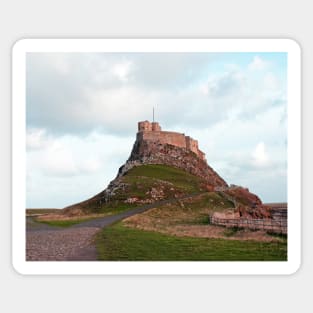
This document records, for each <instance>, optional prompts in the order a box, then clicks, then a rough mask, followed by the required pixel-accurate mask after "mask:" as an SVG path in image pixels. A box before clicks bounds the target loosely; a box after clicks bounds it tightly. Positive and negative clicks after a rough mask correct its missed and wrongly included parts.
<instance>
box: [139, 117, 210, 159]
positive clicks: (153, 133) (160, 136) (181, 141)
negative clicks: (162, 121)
mask: <svg viewBox="0 0 313 313" xmlns="http://www.w3.org/2000/svg"><path fill="white" fill-rule="evenodd" d="M140 141H150V142H158V143H159V144H169V145H172V146H176V147H179V148H184V149H187V150H189V151H192V152H193V153H195V154H196V155H197V156H198V157H199V158H200V159H201V160H205V153H203V152H202V151H201V150H200V149H199V147H198V141H197V140H194V139H192V138H191V137H189V136H185V134H181V133H176V132H169V131H162V129H161V127H160V125H159V123H157V122H152V123H150V122H149V121H142V122H138V133H137V142H140Z"/></svg>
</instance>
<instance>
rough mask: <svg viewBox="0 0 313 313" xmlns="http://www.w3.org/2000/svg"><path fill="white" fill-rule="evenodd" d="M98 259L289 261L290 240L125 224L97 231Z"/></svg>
mask: <svg viewBox="0 0 313 313" xmlns="http://www.w3.org/2000/svg"><path fill="white" fill-rule="evenodd" d="M97 251H98V255H99V260H109V261H286V260H287V242H286V241H284V242H257V241H239V240H226V239H211V238H210V239H208V238H191V237H176V236H169V235H165V234H160V233H157V232H152V231H143V230H138V229H132V228H129V227H125V226H123V225H122V224H121V223H118V224H115V225H113V226H111V227H108V228H105V229H103V230H102V231H101V233H100V234H99V235H98V239H97Z"/></svg>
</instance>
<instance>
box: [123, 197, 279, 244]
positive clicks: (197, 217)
mask: <svg viewBox="0 0 313 313" xmlns="http://www.w3.org/2000/svg"><path fill="white" fill-rule="evenodd" d="M227 208H228V209H229V211H232V208H231V207H230V204H229V203H228V202H227V200H226V201H225V199H221V198H219V196H218V195H216V194H215V193H207V194H204V195H199V196H196V197H193V198H189V199H186V200H184V201H177V202H176V203H171V204H167V205H164V206H162V207H158V208H153V209H150V210H149V211H146V212H144V213H142V214H137V215H134V216H131V217H129V218H127V219H125V220H124V221H123V222H122V224H123V225H124V226H127V227H130V228H136V229H139V230H145V231H156V232H159V233H162V234H167V235H174V236H178V237H198V238H215V239H217V238H223V239H231V240H256V241H262V242H271V241H280V238H277V237H273V236H271V235H268V234H267V233H266V232H264V231H251V230H247V229H244V230H242V229H236V230H231V231H229V229H227V228H225V227H221V226H215V225H210V224H209V214H213V212H217V211H224V210H227Z"/></svg>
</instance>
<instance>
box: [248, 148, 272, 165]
mask: <svg viewBox="0 0 313 313" xmlns="http://www.w3.org/2000/svg"><path fill="white" fill-rule="evenodd" d="M252 164H254V165H255V166H257V167H264V166H267V165H268V164H269V156H268V154H267V151H266V147H265V144H264V142H259V143H258V144H257V146H256V147H255V149H254V151H253V153H252Z"/></svg>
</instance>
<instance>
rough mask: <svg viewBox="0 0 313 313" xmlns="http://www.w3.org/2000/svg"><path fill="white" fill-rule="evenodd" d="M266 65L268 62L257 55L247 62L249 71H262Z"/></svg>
mask: <svg viewBox="0 0 313 313" xmlns="http://www.w3.org/2000/svg"><path fill="white" fill-rule="evenodd" d="M267 67H268V62H266V61H265V60H263V59H262V58H261V57H259V56H257V55H256V56H255V57H254V58H253V60H252V62H251V63H250V64H249V66H248V68H249V70H251V71H262V70H264V69H266V68H267Z"/></svg>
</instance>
